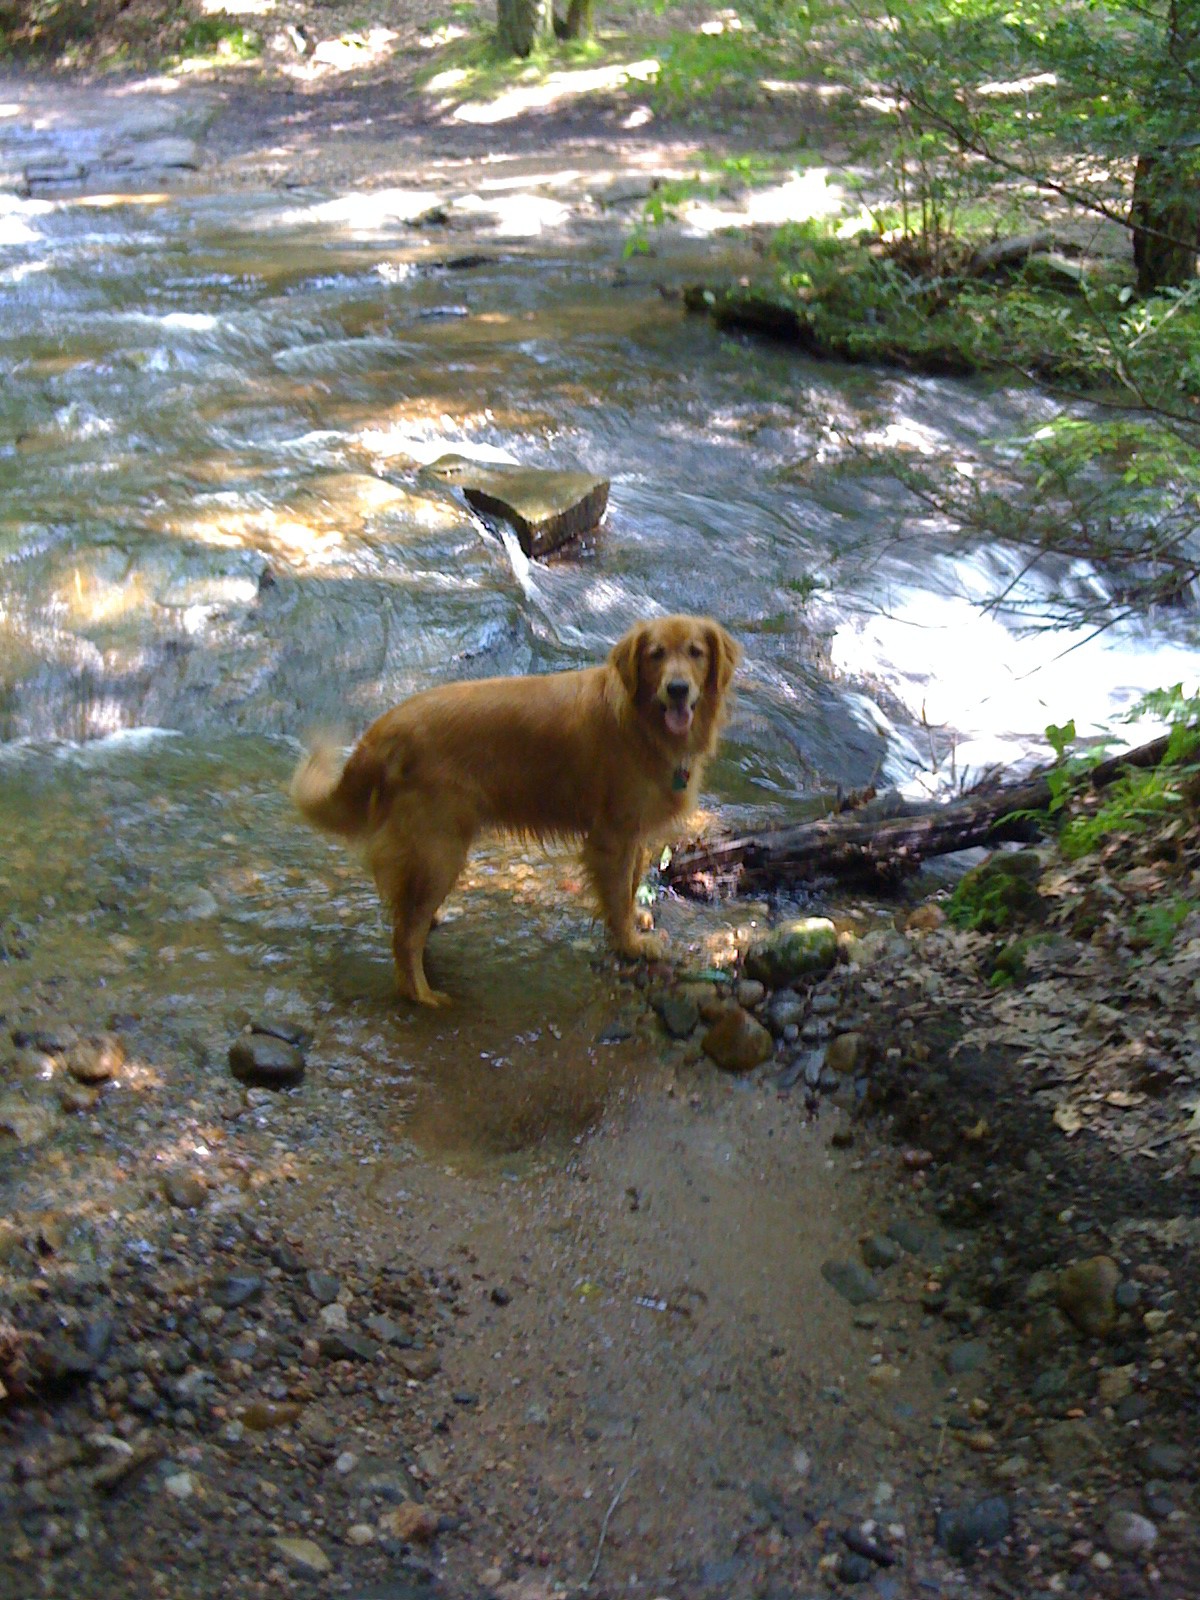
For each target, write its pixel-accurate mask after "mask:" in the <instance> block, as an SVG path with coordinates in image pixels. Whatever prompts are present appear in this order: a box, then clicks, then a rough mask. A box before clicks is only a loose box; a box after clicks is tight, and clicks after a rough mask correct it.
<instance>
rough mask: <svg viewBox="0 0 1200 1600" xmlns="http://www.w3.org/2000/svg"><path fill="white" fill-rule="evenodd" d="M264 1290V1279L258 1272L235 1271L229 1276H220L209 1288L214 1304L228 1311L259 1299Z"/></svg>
mask: <svg viewBox="0 0 1200 1600" xmlns="http://www.w3.org/2000/svg"><path fill="white" fill-rule="evenodd" d="M262 1291H263V1280H262V1278H260V1277H259V1275H258V1274H257V1273H256V1272H247V1273H239V1272H233V1273H230V1275H229V1276H228V1277H227V1278H218V1279H217V1281H216V1282H215V1283H214V1284H212V1286H211V1287H210V1289H209V1295H210V1297H211V1299H212V1301H213V1304H214V1305H218V1306H221V1307H223V1309H224V1310H226V1311H236V1309H237V1308H238V1306H244V1305H248V1304H249V1303H250V1301H251V1300H257V1299H258V1298H259V1296H260V1295H261V1294H262Z"/></svg>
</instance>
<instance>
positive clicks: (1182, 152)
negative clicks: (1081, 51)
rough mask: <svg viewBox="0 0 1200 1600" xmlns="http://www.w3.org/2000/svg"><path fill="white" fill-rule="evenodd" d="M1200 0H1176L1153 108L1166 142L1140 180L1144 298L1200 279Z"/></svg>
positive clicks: (1133, 217)
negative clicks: (1198, 122)
mask: <svg viewBox="0 0 1200 1600" xmlns="http://www.w3.org/2000/svg"><path fill="white" fill-rule="evenodd" d="M1198 47H1200V14H1198V12H1197V8H1196V5H1195V0H1170V4H1169V5H1168V7H1167V16H1166V49H1165V51H1164V54H1163V63H1162V72H1161V73H1160V74H1159V79H1158V83H1157V85H1156V87H1155V89H1154V91H1153V92H1152V94H1151V95H1150V98H1149V104H1148V105H1147V110H1148V111H1149V112H1150V113H1151V125H1152V126H1153V125H1154V124H1155V123H1157V125H1158V127H1159V129H1160V130H1161V131H1160V137H1161V136H1162V134H1165V135H1166V136H1165V137H1164V138H1162V142H1161V144H1159V145H1158V147H1157V148H1156V149H1154V150H1151V151H1142V152H1141V153H1140V154H1139V156H1138V159H1137V167H1136V169H1135V171H1134V175H1133V204H1132V206H1131V207H1130V211H1129V221H1130V225H1131V227H1132V229H1133V260H1134V265H1135V266H1136V267H1137V284H1138V292H1139V293H1140V294H1152V293H1153V292H1154V290H1155V289H1182V288H1186V286H1187V285H1188V284H1189V283H1191V281H1192V279H1193V278H1194V277H1195V276H1196V251H1197V247H1198V246H1200V160H1198V159H1197V148H1196V147H1197V140H1196V133H1195V100H1196V87H1195V62H1196V53H1197V48H1198Z"/></svg>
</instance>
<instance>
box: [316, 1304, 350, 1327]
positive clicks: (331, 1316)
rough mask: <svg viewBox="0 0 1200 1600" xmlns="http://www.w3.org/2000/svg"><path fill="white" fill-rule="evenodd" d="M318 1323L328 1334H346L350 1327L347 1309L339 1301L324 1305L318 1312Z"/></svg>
mask: <svg viewBox="0 0 1200 1600" xmlns="http://www.w3.org/2000/svg"><path fill="white" fill-rule="evenodd" d="M317 1321H318V1322H319V1323H320V1324H321V1326H322V1327H323V1328H324V1329H325V1330H326V1332H327V1333H345V1332H346V1331H347V1329H348V1328H349V1326H350V1317H349V1315H348V1313H347V1311H346V1308H345V1306H344V1305H342V1304H341V1302H340V1301H338V1300H331V1301H329V1302H328V1303H327V1304H326V1305H323V1306H322V1307H321V1309H320V1311H318V1312H317Z"/></svg>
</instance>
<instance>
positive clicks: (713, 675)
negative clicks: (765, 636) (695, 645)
mask: <svg viewBox="0 0 1200 1600" xmlns="http://www.w3.org/2000/svg"><path fill="white" fill-rule="evenodd" d="M704 637H705V641H706V642H707V644H708V687H709V688H710V689H712V690H715V692H716V694H717V695H718V696H721V695H724V694H725V692H726V690H727V689H728V688H729V685H730V682H731V680H732V678H733V674H734V672H735V671H736V669H737V664H738V662H739V661H740V660H741V659H742V647H741V645H740V644H738V642H737V640H736V639H734V638H732V637H731V636H730V635H729V634H728V633H726V632H725V629H724V628H723V627H722V626H721V624H720V623H719V622H709V623H707V624H706V626H705V629H704Z"/></svg>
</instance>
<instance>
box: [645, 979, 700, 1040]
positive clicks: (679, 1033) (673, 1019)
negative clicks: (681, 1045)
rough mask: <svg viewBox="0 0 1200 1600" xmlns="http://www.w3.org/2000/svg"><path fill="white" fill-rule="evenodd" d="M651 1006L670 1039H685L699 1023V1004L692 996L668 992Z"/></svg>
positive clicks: (653, 1001)
mask: <svg viewBox="0 0 1200 1600" xmlns="http://www.w3.org/2000/svg"><path fill="white" fill-rule="evenodd" d="M651 1004H652V1005H653V1006H654V1009H655V1011H657V1012H658V1015H659V1017H660V1018H661V1019H662V1025H663V1027H664V1028H665V1029H666V1030H667V1032H668V1033H669V1034H670V1035H671V1037H672V1039H686V1038H687V1037H688V1035H689V1034H690V1033H691V1032H692V1029H693V1028H695V1027H696V1026H697V1024H698V1023H699V1021H700V1004H699V1002H698V1001H697V1000H696V999H695V997H694V996H693V995H690V994H679V993H677V992H675V991H668V992H667V993H666V994H663V995H657V996H655V997H654V999H653V1000H652V1001H651Z"/></svg>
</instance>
